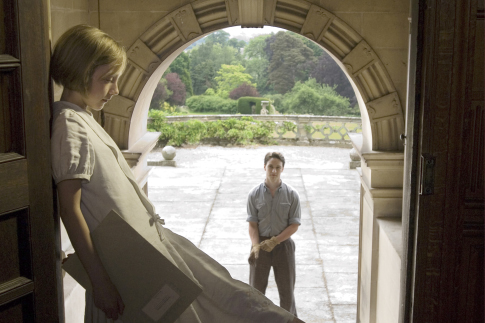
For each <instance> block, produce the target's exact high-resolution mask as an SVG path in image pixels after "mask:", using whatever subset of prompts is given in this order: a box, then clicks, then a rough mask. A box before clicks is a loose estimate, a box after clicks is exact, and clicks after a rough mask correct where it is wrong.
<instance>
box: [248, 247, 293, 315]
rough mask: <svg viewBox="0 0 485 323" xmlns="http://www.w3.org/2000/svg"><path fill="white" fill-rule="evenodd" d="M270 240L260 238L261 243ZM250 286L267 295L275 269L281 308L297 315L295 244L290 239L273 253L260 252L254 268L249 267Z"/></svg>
mask: <svg viewBox="0 0 485 323" xmlns="http://www.w3.org/2000/svg"><path fill="white" fill-rule="evenodd" d="M266 239H269V238H268V237H260V241H263V240H266ZM249 267H250V269H249V284H250V285H251V286H253V287H254V288H256V289H257V290H259V291H260V292H261V293H263V294H265V293H266V287H268V277H269V272H270V270H271V267H273V271H274V276H275V281H276V286H277V287H278V293H279V295H280V307H282V308H284V309H285V310H287V311H288V312H290V313H291V314H293V315H295V316H297V315H296V306H295V294H294V291H295V280H296V275H295V242H294V241H293V240H292V239H291V238H289V239H287V240H285V241H283V242H282V243H280V244H279V245H277V246H276V247H275V248H274V249H273V250H272V251H271V252H266V251H263V250H260V251H259V258H258V259H257V260H256V264H255V265H254V266H249Z"/></svg>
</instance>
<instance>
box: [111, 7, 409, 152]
mask: <svg viewBox="0 0 485 323" xmlns="http://www.w3.org/2000/svg"><path fill="white" fill-rule="evenodd" d="M221 2H222V1H221ZM287 2H289V3H290V2H291V3H292V4H294V6H292V7H289V6H284V5H283V4H280V3H279V2H278V1H266V2H264V5H263V1H261V2H260V3H261V5H262V6H263V8H261V9H264V10H262V13H261V15H258V14H253V13H252V12H253V11H251V8H249V7H248V8H246V7H244V5H239V6H238V3H237V2H236V1H227V2H222V4H221V3H218V2H212V3H211V4H207V5H205V6H203V7H202V6H201V7H198V6H197V7H196V5H195V3H194V4H187V5H185V6H183V7H181V8H179V9H177V10H175V11H173V12H171V13H169V14H167V15H166V16H164V17H163V18H162V19H160V20H159V21H158V22H156V23H155V24H154V25H153V26H152V27H150V28H149V29H148V30H146V31H145V32H144V33H143V34H142V35H141V36H140V37H139V38H138V39H137V40H136V41H135V43H134V44H132V45H131V47H130V48H129V49H128V58H129V64H128V66H127V69H126V72H125V73H124V75H123V76H122V78H121V80H120V95H119V96H117V97H116V99H114V100H112V102H110V104H109V105H107V106H106V108H105V120H106V121H105V122H106V123H105V129H106V130H107V131H108V133H110V135H111V136H112V137H113V138H114V139H115V141H116V143H117V144H118V145H119V146H120V147H121V148H124V149H130V147H131V146H132V145H134V144H135V143H136V142H137V141H138V140H139V139H140V138H141V137H142V136H143V134H144V132H145V131H146V116H147V113H148V106H149V101H148V100H147V99H146V98H147V97H151V94H152V93H153V91H154V89H155V86H156V84H157V82H158V80H159V79H160V76H161V75H162V74H163V72H164V71H165V69H166V68H167V67H168V66H169V65H170V63H171V62H172V61H173V60H174V59H175V57H177V55H178V54H179V53H180V52H182V51H183V50H184V49H185V48H186V47H188V46H189V45H190V44H191V43H193V42H194V41H195V40H197V39H199V38H200V37H202V36H204V35H206V34H207V33H209V32H212V31H215V30H218V29H222V28H225V27H229V26H237V25H241V26H242V27H262V26H264V25H271V26H275V27H280V28H284V29H287V30H291V31H294V32H297V33H300V34H302V35H303V36H305V37H307V38H309V39H311V40H313V41H315V42H316V43H318V44H319V45H321V46H322V47H324V48H325V49H326V50H327V51H328V52H329V53H331V54H332V55H333V56H334V58H335V59H336V61H337V62H339V64H340V65H341V67H344V70H345V71H346V72H347V75H348V76H349V78H350V79H351V80H352V82H353V84H354V85H355V86H356V93H359V94H360V96H361V98H362V100H361V102H360V109H361V115H362V117H363V128H364V129H363V132H364V142H363V148H364V149H363V150H364V151H370V150H374V151H379V150H385V151H402V150H403V145H402V143H401V141H400V140H399V135H400V134H401V133H402V132H403V130H404V118H403V109H402V105H401V100H400V98H399V95H398V94H397V91H396V88H395V86H394V84H393V81H392V80H391V78H390V77H389V74H388V72H387V70H386V67H385V65H384V64H383V63H382V61H381V60H380V59H379V57H378V56H377V54H376V53H375V51H374V50H373V49H372V48H371V46H369V44H368V43H367V42H366V40H365V39H364V38H363V37H362V36H361V35H359V34H358V33H357V32H356V31H355V30H354V29H353V28H351V27H350V26H349V25H347V24H346V23H345V22H344V21H343V20H341V19H340V18H339V17H337V16H336V15H334V14H332V13H331V12H329V11H327V10H325V9H323V8H321V7H318V6H316V5H313V4H310V3H306V4H305V3H303V2H300V1H287ZM293 2H294V3H293ZM258 3H259V1H258ZM201 22H203V23H201Z"/></svg>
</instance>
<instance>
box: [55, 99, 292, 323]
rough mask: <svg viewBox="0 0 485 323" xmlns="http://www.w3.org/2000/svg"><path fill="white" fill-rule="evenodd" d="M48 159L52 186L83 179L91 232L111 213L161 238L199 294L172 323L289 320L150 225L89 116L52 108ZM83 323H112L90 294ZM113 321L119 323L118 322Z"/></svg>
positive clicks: (137, 193) (115, 152) (144, 202)
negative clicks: (65, 181)
mask: <svg viewBox="0 0 485 323" xmlns="http://www.w3.org/2000/svg"><path fill="white" fill-rule="evenodd" d="M51 154H52V171H53V177H54V180H55V182H56V183H59V182H61V181H63V180H67V179H81V180H82V190H81V211H82V213H83V215H84V218H85V220H86V223H87V225H88V227H89V230H90V231H92V230H94V229H95V228H96V227H97V225H98V224H99V223H100V222H101V221H102V220H103V218H104V217H105V216H106V215H107V214H108V213H109V212H110V211H111V210H115V211H116V212H117V213H118V214H120V215H121V216H122V217H123V219H124V220H125V221H127V222H128V223H129V224H130V225H131V226H132V227H133V228H134V229H135V230H137V229H140V228H142V227H143V228H145V227H146V226H151V225H152V230H150V232H151V234H157V235H159V234H160V235H161V237H162V238H160V239H158V240H157V242H158V241H159V244H158V245H157V246H156V247H157V249H158V250H159V251H160V252H162V253H163V254H164V255H165V256H166V257H167V258H168V259H170V260H171V261H172V262H173V263H174V264H175V265H176V266H177V267H178V268H179V269H180V270H182V271H183V272H184V273H185V274H186V275H187V276H188V277H190V278H191V279H192V280H194V281H195V282H197V283H198V284H199V285H200V286H202V290H203V291H202V293H201V294H200V295H199V297H197V299H196V300H195V301H194V302H193V303H192V305H191V306H190V307H189V308H187V310H186V311H185V312H184V313H183V314H182V316H181V317H180V318H179V319H178V320H177V321H176V322H177V323H199V322H200V323H288V322H291V321H293V319H294V316H293V315H292V314H290V313H289V312H287V311H286V310H284V309H282V308H280V307H279V306H276V305H275V304H273V303H272V302H271V301H270V300H269V299H268V298H266V297H265V296H264V295H263V294H261V293H260V292H259V291H257V290H256V289H254V288H253V287H251V286H249V285H247V284H245V283H243V282H241V281H238V280H235V279H233V278H232V277H231V276H230V274H229V272H228V271H227V270H226V269H225V268H224V267H223V266H222V265H220V264H219V263H218V262H217V261H215V260H214V259H212V258H211V257H209V256H208V255H207V254H205V253H204V252H202V251H201V250H200V249H198V248H197V247H196V246H195V245H193V244H192V243H191V242H190V241H189V240H187V239H185V238H184V237H182V236H179V235H177V234H175V233H173V232H172V231H170V230H169V229H166V228H163V227H162V226H161V225H160V224H159V223H157V225H153V219H156V218H158V216H157V215H156V213H155V209H154V206H153V205H152V204H151V202H150V201H149V200H148V198H147V197H146V195H145V194H144V193H143V191H142V190H141V189H140V188H139V186H138V185H137V184H136V182H135V179H134V177H133V174H132V172H131V170H130V168H129V166H128V164H127V163H126V161H125V159H124V158H123V155H122V154H121V152H120V150H119V149H118V147H117V145H116V144H115V143H114V141H113V140H112V139H111V137H110V136H109V135H108V134H107V133H106V132H105V131H104V129H103V128H102V127H101V126H100V125H99V124H98V123H97V122H96V120H94V118H93V117H92V115H91V114H90V113H89V112H87V111H85V110H83V109H81V108H80V107H78V106H76V105H74V104H72V103H69V102H64V101H59V102H55V103H54V121H53V126H52V138H51ZM157 228H158V230H159V231H160V232H157ZM140 232H141V230H140ZM85 322H89V323H91V322H93V323H106V322H114V321H113V320H110V319H107V318H106V316H105V315H104V312H103V311H101V310H99V309H98V308H96V307H95V306H94V301H93V297H92V295H91V294H90V293H86V310H85ZM115 322H117V323H118V322H123V318H122V317H121V318H120V319H118V320H116V321H115ZM124 323H131V322H124ZM136 323H141V322H136Z"/></svg>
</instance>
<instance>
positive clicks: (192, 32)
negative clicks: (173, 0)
mask: <svg viewBox="0 0 485 323" xmlns="http://www.w3.org/2000/svg"><path fill="white" fill-rule="evenodd" d="M170 20H171V21H172V24H173V26H174V27H175V29H176V30H177V32H178V34H179V36H180V38H182V40H183V41H184V43H185V42H188V41H190V40H192V39H194V38H197V37H198V36H200V35H202V30H201V29H200V26H199V22H198V21H197V17H196V16H195V14H194V10H193V9H192V6H191V5H190V4H188V5H185V6H183V7H182V8H179V9H177V10H175V11H174V12H172V13H170Z"/></svg>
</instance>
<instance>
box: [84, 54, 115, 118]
mask: <svg viewBox="0 0 485 323" xmlns="http://www.w3.org/2000/svg"><path fill="white" fill-rule="evenodd" d="M110 69H111V66H110V65H109V64H106V65H101V66H98V67H96V69H95V70H94V73H93V78H92V80H91V86H90V87H89V90H88V93H87V94H86V95H85V96H84V100H83V101H84V103H85V104H86V105H87V106H89V107H90V108H91V109H93V110H96V111H99V110H101V109H103V107H104V105H105V104H106V103H107V102H108V101H109V100H110V99H111V98H112V97H113V96H114V95H117V94H118V93H119V91H118V78H119V77H120V74H114V75H113V74H108V72H109V71H110Z"/></svg>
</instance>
